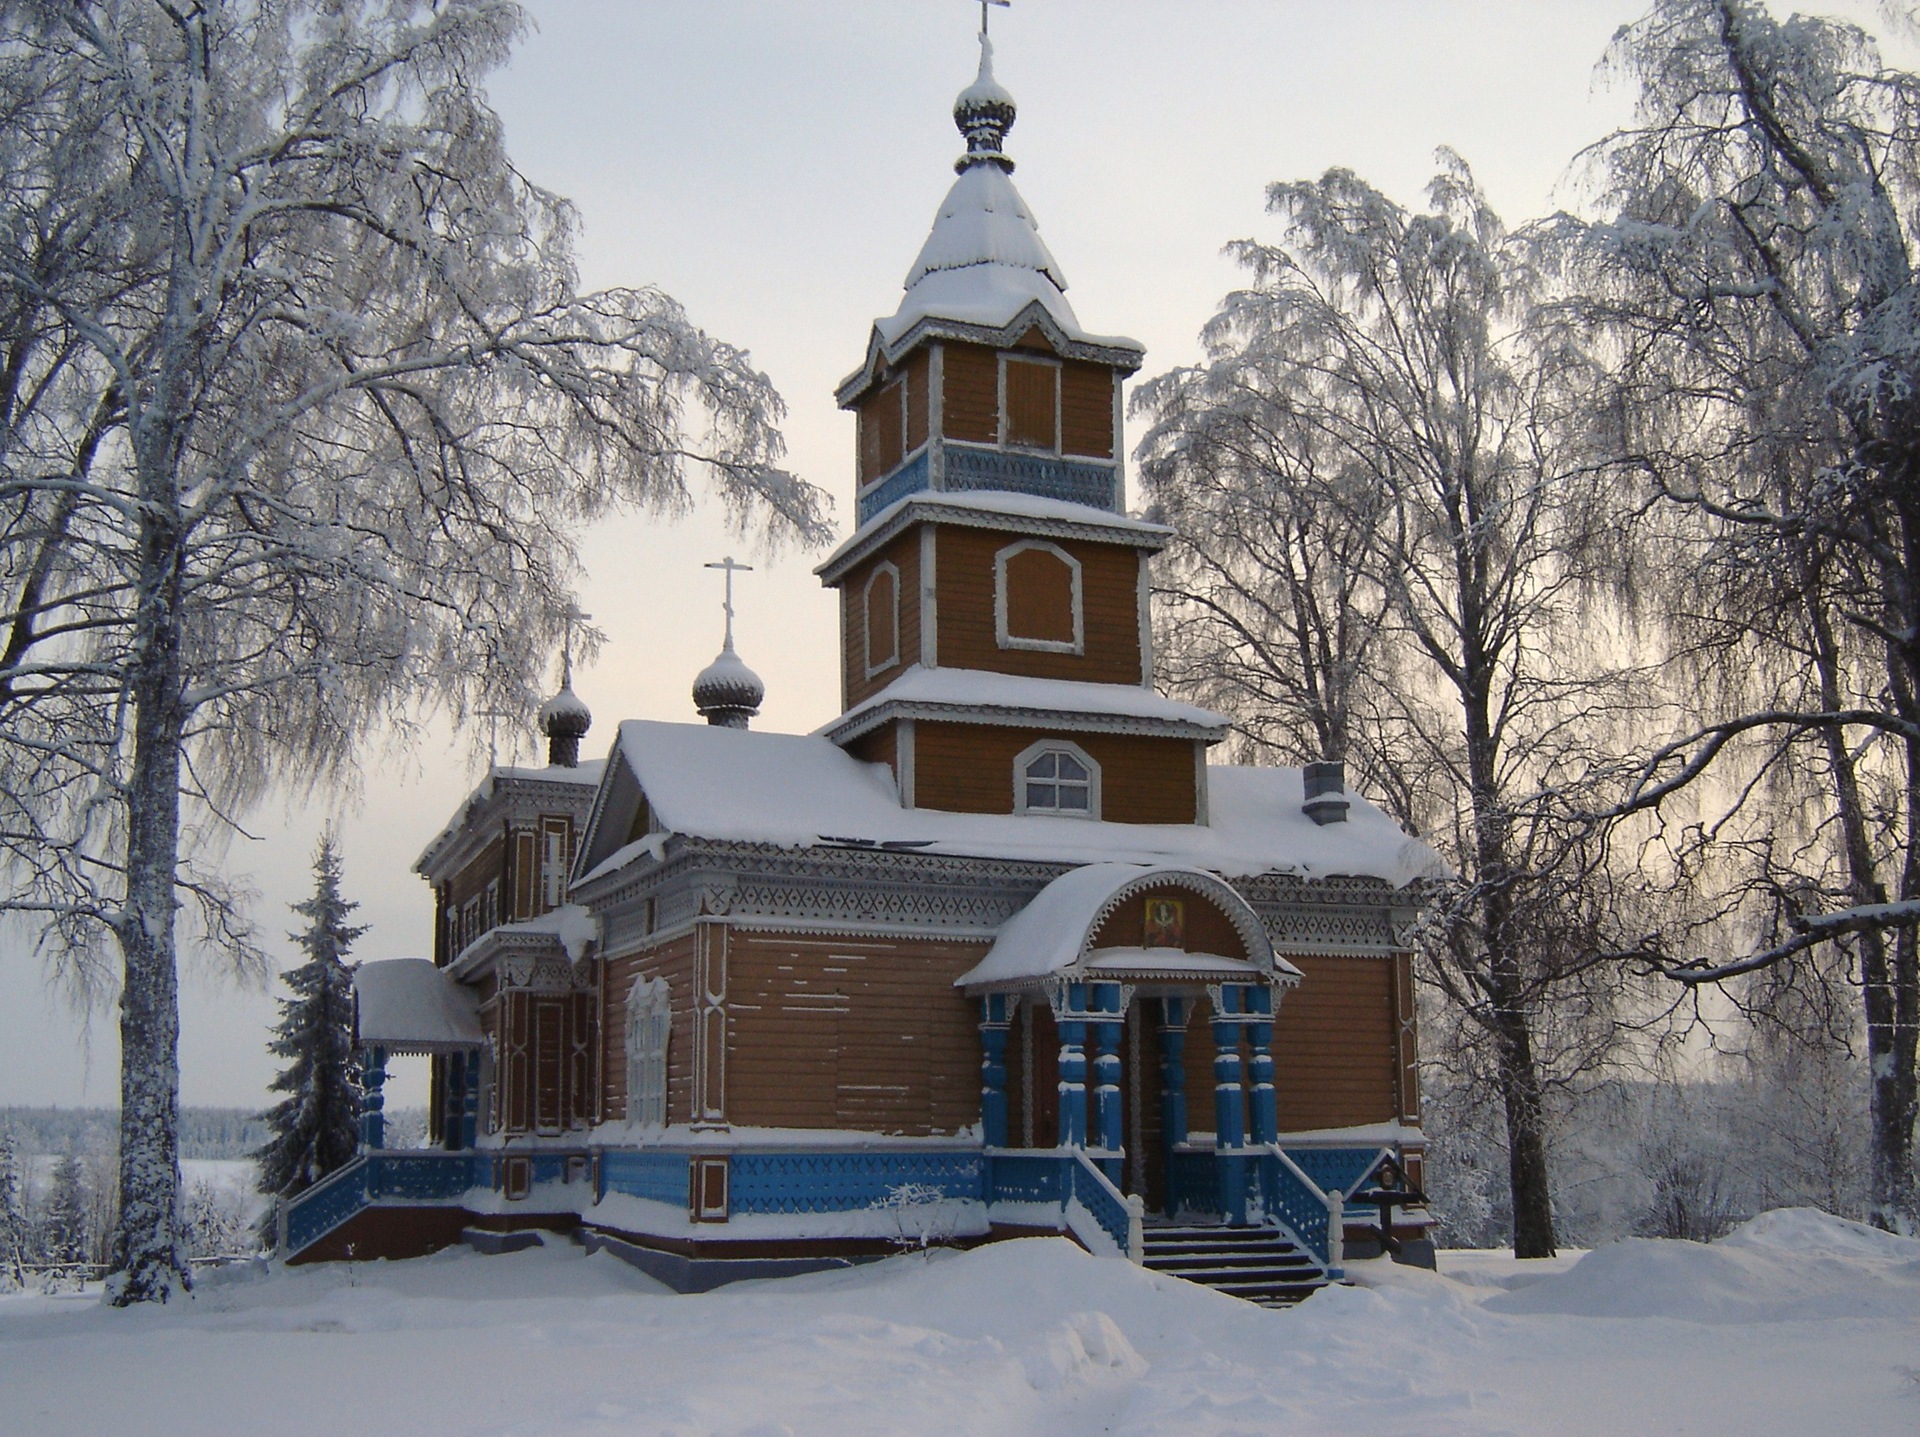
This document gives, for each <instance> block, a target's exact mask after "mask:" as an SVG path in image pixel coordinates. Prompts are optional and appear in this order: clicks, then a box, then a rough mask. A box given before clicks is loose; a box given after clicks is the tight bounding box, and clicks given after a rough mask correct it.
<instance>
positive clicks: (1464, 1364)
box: [0, 1210, 1920, 1437]
mask: <svg viewBox="0 0 1920 1437" xmlns="http://www.w3.org/2000/svg"><path fill="white" fill-rule="evenodd" d="M1357 1276H1358V1278H1359V1281H1360V1283H1361V1284H1362V1285H1360V1286H1357V1287H1353V1288H1340V1289H1333V1290H1329V1291H1326V1292H1322V1293H1320V1294H1318V1295H1316V1296H1315V1297H1314V1298H1313V1299H1311V1300H1310V1301H1308V1302H1306V1303H1304V1304H1303V1305H1301V1306H1300V1307H1298V1308H1295V1309H1293V1310H1291V1311H1285V1312H1267V1311H1263V1310H1261V1309H1259V1308H1255V1307H1250V1306H1248V1305H1246V1304H1244V1303H1240V1302H1237V1301H1235V1300H1233V1299H1231V1298H1225V1297H1220V1296H1217V1295H1215V1294H1213V1293H1210V1292H1206V1291H1203V1290H1201V1289H1199V1288H1196V1287H1192V1286H1189V1285H1187V1284H1185V1283H1182V1282H1179V1281H1176V1280H1172V1279H1168V1278H1163V1277H1157V1276H1155V1275H1153V1274H1150V1273H1147V1272H1144V1271H1142V1270H1140V1269H1138V1268H1135V1267H1132V1266H1129V1265H1128V1264H1126V1263H1124V1262H1121V1261H1118V1260H1115V1259H1097V1258H1091V1257H1088V1256H1086V1255H1085V1254H1084V1253H1082V1252H1080V1251H1079V1250H1078V1249H1077V1248H1074V1247H1072V1246H1071V1245H1070V1244H1068V1243H1067V1242H1065V1241H1064V1240H1060V1239H1034V1240H1029V1241H1024V1242H1011V1243H1002V1244H998V1245H996V1246H992V1247H988V1248H983V1249H980V1250H978V1251H975V1252H972V1253H964V1254H962V1253H940V1254H936V1255H935V1256H934V1257H933V1258H932V1259H931V1260H927V1259H923V1258H921V1257H918V1256H908V1257H903V1258H897V1259H894V1260H891V1261H889V1262H886V1263H883V1264H878V1265H875V1266H871V1267H866V1268H861V1269H856V1270H852V1271H845V1272H837V1273H831V1274H819V1275H815V1276H812V1277H804V1278H790V1279H787V1280H785V1281H780V1282H766V1283H753V1284H740V1285H737V1286H735V1287H732V1288H727V1289H723V1290H721V1291H719V1292H715V1293H711V1294H707V1295H705V1296H700V1297H677V1296H674V1295H672V1294H670V1293H668V1292H666V1291H664V1290H663V1289H661V1288H659V1287H658V1286H656V1285H655V1284H653V1283H652V1282H650V1281H649V1280H648V1279H646V1278H644V1277H642V1276H641V1275H640V1274H638V1273H637V1272H635V1271H633V1270H632V1269H630V1268H628V1267H625V1266H624V1265H622V1264H621V1263H620V1262H619V1261H618V1260H617V1259H615V1258H612V1257H610V1256H607V1255H604V1254H603V1255H600V1256H596V1257H585V1256H582V1255H581V1254H580V1252H579V1250H578V1249H576V1248H573V1247H571V1246H568V1245H564V1244H562V1245H556V1246H552V1247H548V1248H545V1249H539V1250H535V1251H531V1252H524V1253H517V1254H514V1255H512V1256H507V1257H492V1258H489V1257H478V1256H474V1255H472V1254H468V1253H464V1252H460V1253H447V1254H442V1255H440V1256H439V1257H434V1258H427V1259H423V1260H421V1261H417V1262H408V1263H396V1264H391V1265H388V1264H369V1265H362V1266H360V1267H357V1268H352V1269H348V1268H343V1267H327V1268H307V1269H295V1270H293V1271H283V1272H273V1273H269V1272H265V1271H259V1272H247V1271H229V1272H225V1273H221V1274H218V1275H216V1276H214V1277H212V1278H210V1279H209V1280H207V1281H206V1282H205V1284H204V1286H203V1289H202V1292H201V1295H200V1296H199V1297H198V1298H197V1299H196V1300H195V1301H193V1302H192V1303H190V1304H187V1305H183V1306H178V1307H174V1308H171V1309H167V1310H164V1311H139V1312H131V1313H116V1312H112V1311H108V1310H105V1309H103V1308H102V1307H101V1306H100V1305H99V1303H98V1302H97V1300H94V1299H91V1298H82V1297H59V1298H48V1297H38V1296H15V1297H10V1298H5V1299H0V1412H4V1423H3V1424H0V1425H4V1427H5V1430H6V1431H7V1432H9V1433H11V1434H16V1437H28V1434H37V1433H63V1434H64V1433H76V1432H109V1431H128V1432H132V1431H137V1432H140V1433H142V1434H143V1437H148V1434H151V1437H164V1434H172V1433H183V1434H184V1433H193V1434H196V1437H199V1434H208V1433H215V1434H224V1433H242V1432H255V1431H272V1432H274V1433H276V1434H286V1435H287V1437H292V1434H300V1433H324V1434H329V1437H338V1434H341V1433H345V1432H352V1431H385V1432H402V1433H405V1434H407V1437H428V1434H433V1433H456V1432H457V1433H487V1434H509V1433H512V1434H547V1433H564V1434H568V1435H569V1437H590V1435H591V1434H613V1433H618V1434H667V1433H673V1434H681V1437H694V1434H700V1437H705V1434H710V1433H711V1434H728V1437H776V1434H793V1437H800V1434H812V1433H822V1434H831V1437H865V1434H870V1433H871V1434H879V1433H886V1434H896V1433H913V1434H933V1433H970V1434H971V1433H978V1434H991V1435H992V1437H1024V1434H1048V1437H1072V1434H1082V1433H1085V1434H1095V1433H1111V1434H1120V1433H1167V1434H1180V1437H1209V1434H1228V1433H1235V1434H1256V1433H1258V1434H1280V1433H1284V1434H1320V1433H1326V1434H1334V1433H1338V1434H1341V1437H1352V1434H1355V1433H1368V1434H1385V1433H1420V1434H1448V1433H1474V1434H1493V1433H1538V1434H1554V1437H1576V1434H1586V1433H1592V1434H1606V1437H1616V1434H1626V1433H1635V1434H1638V1433H1661V1434H1678V1433H1737V1434H1740V1437H1771V1434H1781V1437H1787V1434H1792V1437H1804V1434H1808V1433H1821V1432H1838V1431H1844V1432H1846V1433H1848V1434H1850V1437H1864V1434H1877V1433H1912V1432H1915V1431H1920V1241H1913V1240H1908V1239H1901V1238H1893V1237H1888V1236H1886V1235H1884V1234H1881V1233H1877V1232H1873V1231H1871V1230H1869V1229H1866V1228H1862V1227H1859V1226H1857V1225H1855V1224H1852V1223H1847V1222H1842V1221H1840V1220H1838V1219H1835V1218H1830V1217H1826V1216H1824V1215H1822V1214H1818V1213H1812V1212H1807V1211H1801V1210H1795V1211H1787V1212H1779V1213H1771V1214H1768V1215H1767V1216H1765V1217H1762V1218H1759V1219H1757V1220H1756V1221H1754V1222H1752V1223H1749V1224H1748V1225H1747V1226H1746V1227H1745V1228H1743V1229H1741V1230H1740V1231H1739V1232H1737V1233H1735V1234H1734V1235H1732V1236H1730V1237H1728V1238H1726V1239H1724V1240H1723V1241H1721V1242H1717V1243H1715V1244H1713V1245H1712V1246H1711V1247H1699V1246H1695V1245H1693V1244H1689V1243H1675V1242H1650V1241H1631V1242H1623V1243H1617V1244H1613V1245H1611V1246H1608V1247H1604V1248H1600V1249H1597V1250H1596V1251H1594V1252H1592V1253H1590V1254H1587V1255H1586V1256H1584V1257H1581V1258H1579V1259H1577V1260H1567V1259H1563V1260H1558V1261H1555V1262H1551V1263H1540V1264H1532V1263H1516V1262H1514V1261H1513V1260H1512V1259H1511V1258H1504V1257H1501V1256H1498V1255H1492V1254H1457V1255H1456V1254H1449V1255H1448V1256H1447V1258H1446V1259H1444V1260H1443V1264H1442V1273H1441V1274H1440V1275H1438V1276H1436V1275H1434V1274H1431V1273H1424V1272H1416V1271H1412V1270H1409V1269H1404V1268H1392V1267H1390V1266H1385V1265H1382V1264H1378V1263H1363V1264H1360V1265H1359V1271H1358V1273H1357Z"/></svg>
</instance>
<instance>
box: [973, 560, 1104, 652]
mask: <svg viewBox="0 0 1920 1437" xmlns="http://www.w3.org/2000/svg"><path fill="white" fill-rule="evenodd" d="M993 616H994V627H995V628H996V629H997V630H998V637H999V640H1000V647H1001V648H1003V649H1040V650H1043V651H1045V652H1048V653H1056V654H1077V653H1081V652H1082V651H1083V650H1084V647H1085V645H1084V636H1085V626H1084V624H1083V623H1082V620H1081V612H1080V561H1079V560H1078V559H1076V558H1074V557H1073V555H1071V554H1069V553H1068V552H1067V551H1066V550H1065V549H1062V548H1061V547H1060V546H1059V545H1057V544H1048V543H1044V542H1042V541H1041V540H1039V539H1023V540H1022V541H1021V542H1019V543H1018V544H1009V545H1007V547H1006V548H1004V549H1002V550H1001V551H1000V552H999V553H998V554H995V555H994V556H993Z"/></svg>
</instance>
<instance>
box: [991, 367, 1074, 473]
mask: <svg viewBox="0 0 1920 1437" xmlns="http://www.w3.org/2000/svg"><path fill="white" fill-rule="evenodd" d="M1000 416H1001V422H1000V442H1001V443H1003V444H1009V445H1012V446H1013V447H1015V448H1017V449H1045V450H1047V451H1049V452H1051V453H1058V452H1059V450H1060V366H1059V364H1057V363H1053V362H1048V361H1045V360H1038V359H1016V358H1014V357H1013V356H1012V355H1011V354H1003V355H1002V356H1000Z"/></svg>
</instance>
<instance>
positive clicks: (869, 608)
mask: <svg viewBox="0 0 1920 1437" xmlns="http://www.w3.org/2000/svg"><path fill="white" fill-rule="evenodd" d="M864 608H865V612H866V631H867V677H868V678H872V677H873V676H874V675H875V674H877V673H879V672H880V671H881V670H882V669H890V668H892V667H893V666H894V665H895V664H897V663H899V662H900V571H899V570H898V569H897V568H895V567H894V566H893V565H892V564H891V563H888V562H884V561H883V562H881V563H879V564H877V565H875V566H874V570H873V573H872V574H870V575H868V576H867V588H866V596H865V604H864Z"/></svg>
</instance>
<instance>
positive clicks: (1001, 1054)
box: [980, 993, 1032, 1148]
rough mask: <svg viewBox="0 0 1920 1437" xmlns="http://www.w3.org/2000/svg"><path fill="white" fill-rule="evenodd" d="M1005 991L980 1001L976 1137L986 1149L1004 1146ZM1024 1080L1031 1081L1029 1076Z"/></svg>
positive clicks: (1007, 1007) (1007, 1012) (1008, 1006)
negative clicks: (978, 1109) (978, 1099)
mask: <svg viewBox="0 0 1920 1437" xmlns="http://www.w3.org/2000/svg"><path fill="white" fill-rule="evenodd" d="M1011 1007H1012V1005H1011V1002H1010V1000H1009V999H1008V997H1007V995H1006V994H1005V993H989V994H988V995H987V996H986V997H984V998H982V999H981V1000H980V1136H981V1138H982V1139H983V1140H984V1141H985V1143H986V1145H987V1146H988V1147H990V1148H1004V1147H1005V1146H1006V1145H1007V1024H1008V1022H1009V1021H1010V1019H1011ZM1027 1081H1028V1082H1031V1081H1032V1076H1031V1075H1029V1076H1028V1079H1027Z"/></svg>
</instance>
